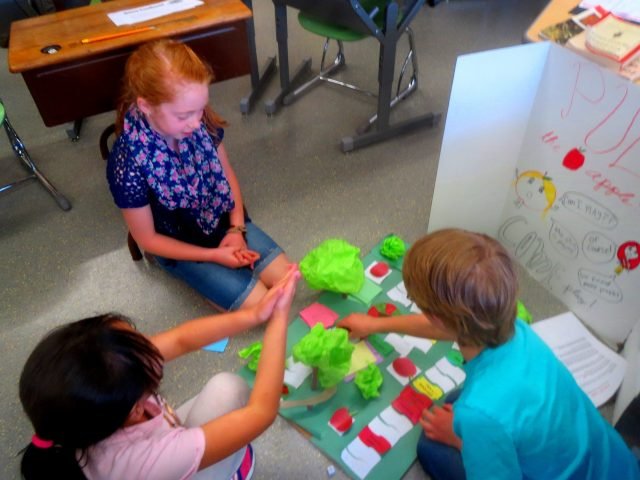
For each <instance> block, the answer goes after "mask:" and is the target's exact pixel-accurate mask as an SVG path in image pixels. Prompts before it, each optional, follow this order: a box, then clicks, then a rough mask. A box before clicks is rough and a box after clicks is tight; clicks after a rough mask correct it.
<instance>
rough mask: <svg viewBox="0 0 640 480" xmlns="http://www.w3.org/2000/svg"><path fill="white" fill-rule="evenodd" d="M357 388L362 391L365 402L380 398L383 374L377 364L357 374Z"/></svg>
mask: <svg viewBox="0 0 640 480" xmlns="http://www.w3.org/2000/svg"><path fill="white" fill-rule="evenodd" d="M354 381H355V384H356V387H358V390H360V393H361V394H362V397H363V398H364V399H365V400H369V399H371V398H376V397H379V396H380V386H381V385H382V372H380V369H379V368H378V366H377V365H376V364H375V363H372V364H371V365H369V366H368V367H367V368H363V369H362V370H360V371H359V372H358V373H356V378H355V380H354Z"/></svg>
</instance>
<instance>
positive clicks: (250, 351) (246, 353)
mask: <svg viewBox="0 0 640 480" xmlns="http://www.w3.org/2000/svg"><path fill="white" fill-rule="evenodd" d="M260 353H262V342H255V343H252V344H251V345H249V346H248V347H246V348H243V349H242V350H240V351H239V352H238V356H239V357H240V358H244V359H247V358H248V359H249V362H248V363H247V368H248V369H249V370H251V371H252V372H255V371H256V370H257V369H258V361H259V360H260Z"/></svg>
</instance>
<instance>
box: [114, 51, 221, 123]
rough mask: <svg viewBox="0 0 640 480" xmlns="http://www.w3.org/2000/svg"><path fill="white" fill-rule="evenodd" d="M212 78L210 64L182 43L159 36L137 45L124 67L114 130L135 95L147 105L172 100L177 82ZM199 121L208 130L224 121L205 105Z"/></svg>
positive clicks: (195, 81)
mask: <svg viewBox="0 0 640 480" xmlns="http://www.w3.org/2000/svg"><path fill="white" fill-rule="evenodd" d="M213 80H214V74H213V71H212V70H211V67H210V66H209V65H207V64H206V63H205V62H203V61H202V60H201V59H200V58H199V57H198V56H197V55H196V53H195V52H194V51H193V50H192V49H191V48H190V47H189V46H187V45H185V44H184V43H180V42H177V41H175V40H169V39H162V40H156V41H152V42H148V43H145V44H143V45H141V46H140V47H139V48H138V49H137V50H136V51H135V52H133V53H132V54H131V56H130V57H129V59H128V60H127V64H126V66H125V71H124V78H123V84H122V91H121V94H120V99H119V102H118V107H117V111H116V133H118V134H119V133H120V132H121V131H122V129H123V125H124V116H125V114H126V113H127V110H129V108H130V107H131V105H133V104H135V102H136V99H137V98H138V97H142V98H144V99H145V100H146V101H147V102H149V104H151V105H154V106H156V105H160V104H162V103H167V102H172V101H173V100H174V99H175V95H176V93H177V88H176V86H177V85H180V84H181V83H184V82H194V83H206V84H209V83H211V82H212V81H213ZM203 121H204V123H205V125H206V127H207V129H208V130H209V131H210V132H215V129H216V128H218V127H221V126H225V125H226V122H225V121H224V120H223V119H222V118H221V117H219V116H218V115H217V114H216V113H215V112H214V111H213V109H212V108H211V107H210V106H209V105H207V107H206V108H205V112H204V116H203Z"/></svg>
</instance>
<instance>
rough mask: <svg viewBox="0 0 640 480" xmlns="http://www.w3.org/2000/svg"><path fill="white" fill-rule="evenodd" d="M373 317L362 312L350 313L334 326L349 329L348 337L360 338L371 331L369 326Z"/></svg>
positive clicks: (366, 335)
mask: <svg viewBox="0 0 640 480" xmlns="http://www.w3.org/2000/svg"><path fill="white" fill-rule="evenodd" d="M373 321H374V318H373V317H370V316H369V315H365V314H364V313H351V314H349V315H347V316H346V317H345V318H343V319H342V320H341V321H340V322H338V323H337V325H336V327H340V328H344V329H346V330H349V337H351V338H353V339H360V338H365V337H368V336H369V335H371V334H372V333H373V330H372V328H371V326H372V322H373Z"/></svg>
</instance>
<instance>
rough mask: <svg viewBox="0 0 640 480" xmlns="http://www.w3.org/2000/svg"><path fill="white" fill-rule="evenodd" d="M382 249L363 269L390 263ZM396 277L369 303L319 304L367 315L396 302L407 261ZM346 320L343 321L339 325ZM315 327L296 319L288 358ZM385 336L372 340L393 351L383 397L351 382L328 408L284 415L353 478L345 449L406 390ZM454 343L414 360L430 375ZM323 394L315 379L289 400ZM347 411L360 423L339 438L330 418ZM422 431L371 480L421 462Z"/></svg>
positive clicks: (330, 299) (329, 299) (397, 266)
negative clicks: (369, 395) (367, 394)
mask: <svg viewBox="0 0 640 480" xmlns="http://www.w3.org/2000/svg"><path fill="white" fill-rule="evenodd" d="M379 250H380V248H379V245H378V246H376V247H375V248H374V249H373V250H372V252H371V253H369V254H368V255H367V256H366V257H365V259H364V261H363V264H364V265H365V268H366V267H368V266H369V265H370V264H371V263H372V262H375V261H386V262H389V260H388V259H385V258H383V257H382V256H381V255H380V253H379ZM391 266H392V272H391V274H390V275H389V276H388V277H387V278H385V279H384V281H383V282H382V285H381V287H382V291H381V292H379V293H378V294H377V295H375V296H374V297H373V298H371V300H370V301H369V303H368V304H365V303H362V302H360V301H358V300H355V299H353V298H350V297H349V296H346V295H344V294H339V293H334V292H323V293H321V294H320V296H319V298H318V300H317V301H318V302H319V303H322V304H324V305H326V306H327V307H329V308H331V309H332V310H334V311H335V312H337V313H338V314H339V315H340V319H342V318H344V317H346V316H347V315H349V314H350V313H354V312H360V313H366V312H367V311H368V309H369V308H370V307H371V306H372V305H375V304H377V303H388V302H391V299H389V298H388V297H387V296H386V292H387V291H388V290H390V289H391V288H393V287H394V286H396V285H397V284H398V283H399V282H400V281H402V274H401V268H402V258H399V259H397V260H395V261H394V262H392V263H391ZM394 305H396V306H397V307H398V309H399V310H400V312H401V313H409V312H408V310H407V309H406V308H405V307H403V306H402V305H400V304H397V303H395V302H394ZM339 321H340V320H338V322H339ZM308 331H309V327H308V326H307V325H306V324H305V323H304V322H303V321H302V319H301V318H300V317H297V318H295V319H294V321H293V322H292V323H291V324H290V326H289V330H288V334H287V352H288V353H287V354H288V355H291V349H292V348H293V346H294V345H295V344H296V343H298V342H299V341H300V339H301V338H302V337H303V336H304V335H306V333H307V332H308ZM384 336H385V335H375V336H374V335H372V336H371V337H370V338H369V342H370V343H371V344H372V345H387V347H390V348H391V351H389V350H388V348H387V349H386V351H381V350H385V349H384V348H382V349H379V350H378V353H380V355H381V356H382V357H383V361H382V362H381V363H380V364H379V365H378V367H379V368H380V370H381V372H382V376H383V382H382V386H381V387H380V396H379V397H378V398H375V399H371V400H365V399H363V398H362V395H361V393H360V392H359V390H358V388H357V386H356V385H355V383H354V382H353V381H345V382H341V383H340V384H338V390H337V392H336V394H335V395H334V396H333V397H331V398H330V399H329V400H327V401H326V402H324V403H321V404H318V405H315V406H313V407H311V408H307V407H294V408H289V409H282V410H280V415H281V416H282V417H284V418H286V419H287V420H289V421H291V422H294V423H295V424H296V425H298V426H299V427H301V428H302V429H304V430H306V431H307V432H309V434H310V435H311V442H312V443H313V444H314V445H316V446H317V447H318V448H319V449H320V450H321V451H322V452H323V453H324V454H325V455H327V456H328V457H330V458H331V459H332V461H333V462H335V463H336V464H337V465H339V466H340V467H341V468H342V469H343V470H344V471H345V473H346V474H347V475H349V476H350V477H352V478H358V477H357V476H356V475H355V473H354V472H352V471H351V470H350V469H349V468H348V467H347V466H346V465H345V464H344V463H343V462H342V460H341V458H340V455H341V453H342V450H343V449H344V448H345V447H346V446H347V445H348V444H349V443H350V442H351V441H352V440H353V439H354V438H355V437H357V435H358V433H360V431H361V430H362V429H363V428H364V427H365V426H366V425H368V424H369V422H370V421H371V420H373V419H374V418H375V417H376V416H377V415H378V414H379V413H380V412H381V411H382V410H384V409H385V408H387V407H388V406H390V405H391V402H392V401H393V400H394V399H395V398H396V397H397V396H398V395H399V394H400V391H401V390H402V389H403V388H404V386H403V385H401V384H400V382H398V380H396V379H395V378H394V377H393V376H392V375H391V374H390V373H389V372H388V371H387V367H388V365H389V364H390V363H391V362H393V360H395V359H396V358H398V356H399V355H398V353H397V352H396V351H395V350H394V349H393V347H391V346H390V345H389V344H387V343H386V342H385V341H384ZM451 345H452V344H451V342H443V341H438V342H436V343H435V344H434V345H433V347H432V348H431V349H430V350H429V351H428V352H427V353H426V354H424V353H422V352H421V351H419V350H418V349H416V348H414V349H412V351H411V353H410V354H409V355H408V357H409V358H410V359H411V360H412V361H413V362H414V363H415V364H416V365H417V366H418V368H420V370H421V372H424V371H425V370H427V369H428V368H430V367H432V366H433V365H435V363H436V362H437V361H438V360H440V359H441V358H443V357H446V356H447V354H448V352H449V351H450V350H451ZM374 348H375V347H374ZM240 374H241V375H242V376H243V377H244V378H245V379H247V381H249V382H250V383H252V382H253V379H254V373H253V372H251V371H249V370H248V369H247V368H246V367H245V368H243V369H242V370H241V372H240ZM317 394H318V391H317V390H316V391H314V390H312V389H311V380H310V377H309V378H307V379H306V380H305V381H304V383H303V384H302V385H301V386H300V388H298V389H290V393H289V395H287V397H286V399H287V400H298V399H304V398H308V397H312V396H314V395H317ZM442 402H443V398H441V399H439V400H437V401H435V402H434V403H435V404H442ZM341 407H347V408H348V409H349V411H351V412H356V414H355V416H354V424H353V425H352V427H351V428H350V429H349V430H348V431H347V432H346V433H345V434H344V435H342V436H340V435H338V434H337V433H336V432H335V431H334V430H333V429H331V427H330V426H329V425H328V423H329V419H330V418H331V416H332V415H333V413H334V412H335V411H336V410H337V409H338V408H341ZM420 433H421V427H420V425H419V424H418V425H415V426H414V427H413V428H412V429H411V431H410V432H409V433H407V434H406V435H404V436H403V437H402V438H401V439H400V440H399V441H398V443H397V444H396V445H394V446H393V448H392V449H391V450H389V451H388V452H387V453H385V454H384V455H383V456H382V460H381V461H380V462H379V463H378V464H377V465H376V466H375V467H374V468H373V469H372V470H371V472H369V474H368V475H367V476H366V479H367V480H394V479H400V478H401V477H402V476H403V475H404V473H405V472H406V471H407V470H408V469H409V467H410V466H411V464H412V463H413V462H414V461H415V460H416V445H417V442H418V438H419V437H420Z"/></svg>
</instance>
